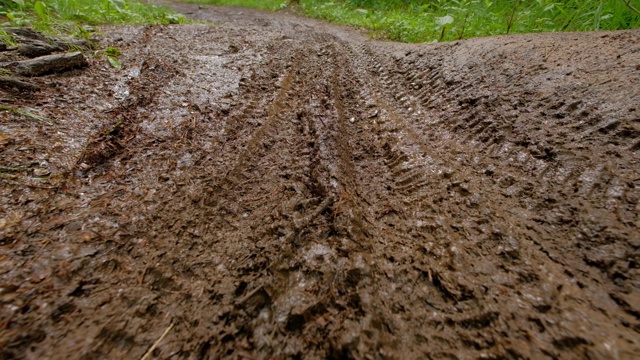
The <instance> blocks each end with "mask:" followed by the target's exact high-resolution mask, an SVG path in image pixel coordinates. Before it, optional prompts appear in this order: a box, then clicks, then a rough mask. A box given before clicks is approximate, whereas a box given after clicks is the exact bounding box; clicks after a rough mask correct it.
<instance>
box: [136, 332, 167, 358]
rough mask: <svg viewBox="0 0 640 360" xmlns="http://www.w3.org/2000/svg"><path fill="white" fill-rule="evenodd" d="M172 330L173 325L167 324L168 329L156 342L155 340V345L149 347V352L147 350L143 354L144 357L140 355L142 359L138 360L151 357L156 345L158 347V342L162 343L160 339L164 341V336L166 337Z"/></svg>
mask: <svg viewBox="0 0 640 360" xmlns="http://www.w3.org/2000/svg"><path fill="white" fill-rule="evenodd" d="M172 328H173V324H169V327H168V328H167V330H165V331H164V333H162V336H160V338H159V339H158V340H156V342H155V343H153V345H151V347H150V348H149V350H147V352H146V353H144V355H142V357H141V358H140V360H146V359H148V358H149V356H151V353H152V352H153V350H155V349H156V348H157V347H158V345H160V342H161V341H162V339H164V337H165V336H167V334H168V333H169V331H170V330H171V329H172Z"/></svg>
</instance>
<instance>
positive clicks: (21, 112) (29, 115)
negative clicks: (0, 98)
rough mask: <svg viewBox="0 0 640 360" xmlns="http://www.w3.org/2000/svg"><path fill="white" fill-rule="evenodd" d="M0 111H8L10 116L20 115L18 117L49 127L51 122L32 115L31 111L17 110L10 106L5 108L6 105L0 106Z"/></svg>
mask: <svg viewBox="0 0 640 360" xmlns="http://www.w3.org/2000/svg"><path fill="white" fill-rule="evenodd" d="M0 111H8V112H10V113H12V114H16V115H20V116H24V117H27V118H30V119H33V120H37V121H39V122H42V123H45V124H47V125H51V124H52V122H51V120H49V119H47V118H45V117H42V116H40V115H37V114H34V113H33V112H32V111H30V110H28V109H18V108H14V107H12V106H7V105H0Z"/></svg>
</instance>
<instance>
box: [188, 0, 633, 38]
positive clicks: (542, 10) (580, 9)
mask: <svg viewBox="0 0 640 360" xmlns="http://www.w3.org/2000/svg"><path fill="white" fill-rule="evenodd" d="M185 1H190V2H197V3H207V4H214V5H240V6H246V7H252V8H261V9H268V10H277V9H281V8H284V7H287V5H288V4H290V3H291V4H293V3H299V4H300V9H301V10H302V12H303V13H304V14H306V15H309V16H312V17H317V18H321V19H325V20H329V21H332V22H336V23H340V24H348V25H355V26H359V27H363V28H367V29H370V30H373V34H374V36H382V37H386V38H389V39H392V40H399V41H404V42H429V41H446V40H456V39H464V38H471V37H478V36H491V35H502V34H512V33H530V32H552V31H587V30H620V29H630V28H636V27H640V14H638V13H636V12H634V11H633V10H632V9H630V8H629V7H628V6H627V5H626V4H625V2H627V3H629V4H630V5H631V6H632V7H633V6H635V7H636V8H638V7H640V0H299V1H292V0H289V1H287V0H185Z"/></svg>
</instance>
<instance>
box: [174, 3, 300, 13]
mask: <svg viewBox="0 0 640 360" xmlns="http://www.w3.org/2000/svg"><path fill="white" fill-rule="evenodd" d="M184 1H185V2H191V3H197V4H211V5H219V6H243V7H248V8H253V9H262V10H271V11H275V10H279V9H282V8H284V7H286V6H287V4H288V3H289V1H288V0H184Z"/></svg>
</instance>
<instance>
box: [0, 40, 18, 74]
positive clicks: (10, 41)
mask: <svg viewBox="0 0 640 360" xmlns="http://www.w3.org/2000/svg"><path fill="white" fill-rule="evenodd" d="M0 43H3V44H5V45H6V46H16V45H17V43H16V40H15V39H14V38H13V36H12V35H11V34H9V33H8V32H6V31H2V30H0ZM0 75H3V74H0Z"/></svg>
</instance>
